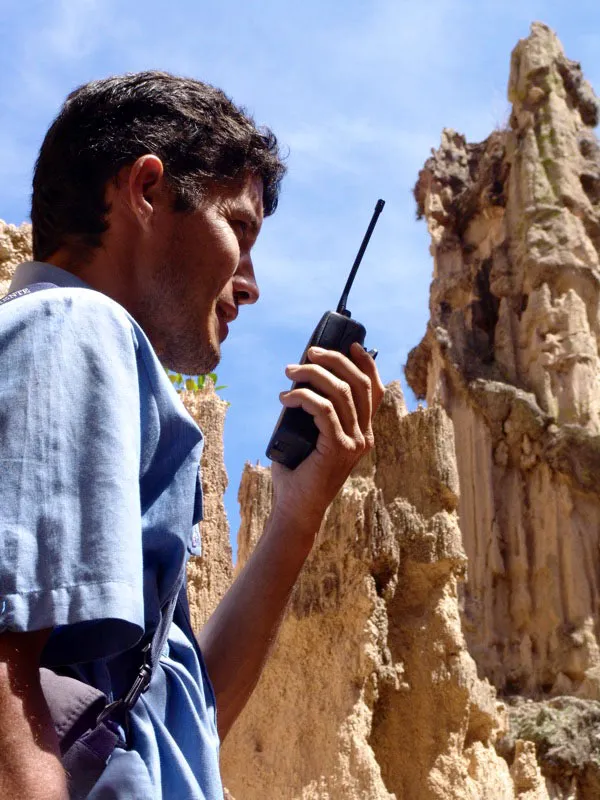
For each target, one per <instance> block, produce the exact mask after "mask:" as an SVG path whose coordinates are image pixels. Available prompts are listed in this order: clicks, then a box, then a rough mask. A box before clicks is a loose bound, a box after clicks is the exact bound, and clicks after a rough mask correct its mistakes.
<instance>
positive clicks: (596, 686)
mask: <svg viewBox="0 0 600 800" xmlns="http://www.w3.org/2000/svg"><path fill="white" fill-rule="evenodd" d="M509 97H510V99H511V100H512V102H513V113H512V115H511V122H510V129H509V130H508V131H498V132H496V133H494V134H493V135H492V136H491V137H490V138H489V139H488V140H486V141H485V142H483V143H482V144H477V145H470V144H468V143H467V142H466V141H465V139H464V138H463V137H462V136H460V135H458V134H455V133H454V132H451V131H445V132H444V135H443V137H442V145H441V147H440V149H439V150H438V151H437V152H436V153H435V154H434V156H433V157H432V158H431V159H430V160H429V161H428V162H427V164H426V165H425V168H424V169H423V171H422V172H421V174H420V176H419V181H418V183H417V186H416V189H415V196H416V198H417V202H418V207H419V211H420V213H421V214H423V215H424V216H425V218H426V219H427V224H428V226H429V230H430V232H431V239H432V245H431V248H432V253H433V256H434V280H433V283H432V286H431V298H430V311H431V321H430V323H429V326H428V330H427V333H426V335H425V338H424V340H423V341H422V342H421V344H420V345H419V346H418V347H417V348H416V349H415V350H414V351H413V352H412V353H411V355H410V357H409V362H408V366H407V377H408V380H409V382H410V384H411V386H412V388H413V389H414V390H415V392H416V393H417V394H418V395H419V396H421V397H426V398H427V401H428V403H429V404H431V405H435V404H440V405H442V406H443V407H444V408H445V409H446V411H447V412H448V413H449V415H450V417H451V419H452V421H453V423H454V427H455V431H456V443H457V445H456V454H457V462H458V469H459V474H460V484H461V500H460V509H459V514H460V524H461V529H462V532H463V537H464V544H465V549H466V552H467V555H468V557H469V579H468V582H467V584H466V586H465V592H464V622H465V632H466V636H467V641H468V644H469V650H470V652H471V654H472V655H473V656H474V658H475V660H476V661H477V663H478V665H479V667H480V669H481V670H482V672H483V674H485V675H487V677H489V678H490V680H491V681H492V682H493V683H494V684H495V685H496V686H497V687H499V688H500V689H501V690H503V691H505V692H507V693H515V692H518V693H525V694H529V695H539V694H557V693H564V692H570V693H577V694H579V695H580V696H582V697H588V698H593V699H600V683H599V682H598V677H599V671H600V669H599V668H600V664H599V658H600V651H599V649H598V617H597V610H598V603H599V600H600V596H599V586H598V581H599V575H600V550H599V544H600V542H599V535H600V497H599V494H598V485H599V479H600V435H599V434H600V359H599V355H598V344H599V339H600V315H599V302H600V271H599V263H598V254H599V250H600V204H599V203H600V193H599V192H598V187H599V186H600V150H599V148H598V143H597V140H596V138H595V135H594V132H593V130H592V127H593V126H594V125H595V124H596V123H597V121H598V111H597V105H596V102H595V98H594V95H593V92H592V90H591V88H590V87H589V85H588V84H587V83H586V82H585V81H584V79H583V78H582V75H581V70H580V67H579V65H578V64H575V63H574V62H572V61H569V60H568V59H567V58H566V57H565V55H564V53H563V51H562V48H561V46H560V43H559V42H558V40H557V39H556V37H555V36H554V34H553V33H552V32H551V31H550V30H549V29H548V28H547V27H546V26H544V25H541V24H534V25H533V27H532V32H531V36H530V37H529V38H528V39H526V40H523V41H522V42H520V43H519V45H518V46H517V47H516V49H515V51H514V53H513V56H512V64H511V77H510V82H509Z"/></svg>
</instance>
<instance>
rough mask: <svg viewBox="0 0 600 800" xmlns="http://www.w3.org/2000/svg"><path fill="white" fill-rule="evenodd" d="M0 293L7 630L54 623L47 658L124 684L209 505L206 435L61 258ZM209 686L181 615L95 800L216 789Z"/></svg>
mask: <svg viewBox="0 0 600 800" xmlns="http://www.w3.org/2000/svg"><path fill="white" fill-rule="evenodd" d="M38 282H45V283H53V284H55V285H56V286H57V287H58V288H52V289H47V290H44V291H39V292H34V293H31V294H28V295H27V294H25V295H24V296H21V297H19V298H18V299H15V300H13V301H11V302H8V303H6V304H5V305H3V306H0V499H1V502H0V630H12V631H31V630H40V629H43V628H52V629H53V632H52V634H51V636H50V639H49V640H48V644H47V646H46V648H45V650H44V654H43V661H44V663H45V664H46V665H52V666H57V665H73V664H75V663H77V666H76V668H75V669H76V671H77V673H78V674H79V675H80V676H81V677H84V678H85V679H87V680H88V681H89V682H91V683H93V684H94V685H95V686H97V687H98V688H99V689H101V690H103V691H104V692H106V693H107V694H108V695H109V698H111V699H112V698H117V697H120V696H122V694H123V693H124V691H126V690H127V689H128V688H129V686H130V685H131V682H132V680H133V677H134V676H135V673H136V672H137V669H138V667H139V654H138V653H137V652H136V653H134V654H133V655H132V654H131V653H127V652H126V651H127V650H128V649H130V648H132V647H133V646H134V645H135V644H136V643H137V642H138V641H139V640H140V638H141V637H142V635H143V634H144V632H145V631H146V632H151V631H152V630H154V628H155V626H156V624H157V621H158V619H159V609H160V606H161V604H162V602H163V601H164V599H165V598H166V597H168V595H169V592H170V590H171V589H172V587H173V585H174V582H175V581H176V579H177V576H178V575H179V574H180V569H181V566H182V563H183V561H184V560H186V559H187V558H188V555H189V553H192V552H195V547H194V545H195V544H196V539H195V537H192V529H193V526H194V525H195V524H196V523H198V522H199V520H200V518H201V515H202V493H201V486H200V481H199V473H198V469H199V467H198V465H199V459H200V452H201V449H202V434H201V433H200V430H199V428H198V426H197V425H196V423H195V422H194V421H193V420H192V418H191V417H190V416H189V414H188V413H187V411H186V410H185V408H184V406H183V404H182V403H181V401H180V400H179V398H178V396H177V393H176V392H175V391H174V389H173V387H172V386H171V383H170V381H169V379H168V378H167V376H166V374H165V371H164V369H163V368H162V366H161V364H160V362H159V361H158V359H157V357H156V354H155V353H154V351H153V349H152V346H151V345H150V342H149V341H148V339H147V338H146V336H145V334H144V332H143V331H142V329H141V328H140V327H139V325H138V324H137V323H136V322H135V321H134V320H133V318H132V317H131V316H130V315H129V314H128V313H127V312H126V311H125V310H124V309H123V308H122V307H121V306H120V305H118V304H117V303H116V302H114V301H113V300H111V299H110V298H108V297H106V296H105V295H103V294H101V293H99V292H96V291H94V290H93V289H91V288H90V287H89V286H88V285H87V284H85V283H83V281H81V280H79V279H78V278H76V277H75V276H73V275H71V274H70V273H68V272H65V271H64V270H61V269H59V268H58V267H54V266H51V265H49V264H41V263H36V262H31V263H27V264H22V265H21V266H20V267H18V268H17V271H16V273H15V277H14V279H13V282H12V284H11V287H10V291H11V292H13V291H16V290H19V289H23V288H24V287H26V286H28V285H31V284H33V283H38ZM215 714H216V704H215V697H214V693H213V690H212V687H211V685H210V681H209V679H208V676H207V674H206V669H205V667H204V664H203V661H202V657H201V654H200V651H199V649H198V648H197V646H195V643H193V642H192V641H191V640H190V639H189V638H188V637H187V636H186V635H185V634H184V632H183V630H182V629H181V628H180V627H179V626H178V625H176V624H175V623H173V625H172V626H171V630H170V634H169V639H168V645H167V647H166V648H165V651H163V656H162V657H161V659H160V664H159V667H158V669H157V670H156V673H155V675H154V676H153V679H152V682H151V684H150V688H149V690H148V691H147V692H146V693H145V694H143V695H142V696H141V697H140V699H139V700H138V702H137V704H136V706H135V707H134V709H133V711H132V714H131V743H132V749H131V750H127V751H125V750H116V751H115V753H114V755H113V756H112V757H111V759H110V761H109V763H108V765H107V768H106V770H105V771H104V773H103V774H102V777H101V778H100V781H99V782H98V784H97V785H96V787H95V788H94V790H93V791H92V793H91V794H90V800H108V798H120V799H122V800H125V798H126V799H127V800H138V798H139V800H152V798H157V799H158V798H165V800H166V799H167V798H168V799H169V800H171V798H178V799H179V798H181V800H194V799H195V798H198V799H200V798H202V799H204V800H220V799H221V798H222V797H223V790H222V787H221V780H220V776H219V764H218V750H219V741H218V735H217V728H216V718H215Z"/></svg>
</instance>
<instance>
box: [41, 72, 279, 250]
mask: <svg viewBox="0 0 600 800" xmlns="http://www.w3.org/2000/svg"><path fill="white" fill-rule="evenodd" d="M146 153H152V154H153V155H156V156H158V157H159V158H160V159H161V161H162V162H163V164H164V168H165V175H166V178H167V181H168V182H169V183H170V185H171V186H172V188H173V190H174V195H175V202H174V210H176V211H182V212H184V211H190V210H192V209H194V208H196V207H197V205H198V203H199V201H200V200H201V199H202V196H203V194H204V192H205V191H206V188H207V187H209V186H211V185H215V184H229V183H232V182H235V181H236V180H240V179H241V178H243V176H244V175H245V174H248V173H253V174H256V175H258V176H260V177H261V178H262V181H263V187H264V188H263V205H264V214H265V216H268V215H270V214H272V213H273V212H274V211H275V208H276V207H277V200H278V196H279V187H280V183H281V180H282V178H283V176H284V174H285V166H284V165H283V162H282V157H281V153H280V150H279V147H278V144H277V139H276V138H275V135H274V134H273V133H272V132H271V131H270V130H269V129H268V128H257V127H256V125H255V123H254V121H253V119H252V118H251V117H250V116H249V114H247V113H246V112H245V111H244V109H241V108H238V107H237V106H235V105H234V104H233V103H232V101H231V100H230V99H229V98H228V97H227V96H226V95H225V94H224V93H223V92H222V91H221V90H220V89H216V88H215V87H213V86H210V85H208V84H206V83H202V82H201V81H197V80H193V79H191V78H179V77H176V76H174V75H169V74H168V73H165V72H156V71H152V72H140V73H136V74H130V75H123V76H116V77H110V78H106V79H104V80H98V81H92V82H91V83H87V84H85V85H84V86H81V87H80V88H79V89H76V90H75V91H74V92H72V93H71V94H70V95H69V96H68V97H67V99H66V101H65V104H64V105H63V107H62V109H61V110H60V113H59V114H58V116H57V118H56V119H55V120H54V122H53V123H52V125H51V127H50V129H49V130H48V133H47V134H46V137H45V139H44V141H43V143H42V147H41V149H40V154H39V156H38V159H37V162H36V165H35V171H34V176H33V193H32V198H31V221H32V223H33V256H34V258H35V259H37V260H38V261H43V260H44V259H46V258H48V257H49V256H51V255H52V253H54V252H55V251H56V250H57V249H58V248H59V247H61V246H63V245H65V244H69V245H71V246H76V247H77V248H80V249H82V250H83V251H86V250H89V249H91V248H95V247H99V246H100V243H101V237H102V234H103V233H104V232H105V231H106V230H107V228H108V224H107V221H106V214H107V212H108V207H107V204H106V201H105V187H106V184H107V182H108V181H109V180H111V179H112V178H114V177H115V176H116V175H117V173H118V172H119V171H120V170H121V168H122V167H124V166H126V165H127V164H131V163H133V162H134V161H135V160H136V159H137V158H139V157H140V156H142V155H145V154H146Z"/></svg>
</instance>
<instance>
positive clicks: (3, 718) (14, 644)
mask: <svg viewBox="0 0 600 800" xmlns="http://www.w3.org/2000/svg"><path fill="white" fill-rule="evenodd" d="M49 633H50V631H49V630H45V631H33V632H31V633H10V632H7V633H2V634H0V797H2V798H3V800H22V799H23V798H27V800H67V798H68V794H67V782H66V778H65V773H64V770H63V768H62V765H61V762H60V754H59V748H58V740H57V738H56V734H55V732H54V727H53V725H52V720H51V718H50V713H49V711H48V706H47V705H46V701H45V699H44V695H43V694H42V689H41V686H40V674H39V663H40V654H41V652H42V649H43V647H44V645H45V643H46V640H47V638H48V636H49Z"/></svg>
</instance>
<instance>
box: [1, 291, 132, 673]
mask: <svg viewBox="0 0 600 800" xmlns="http://www.w3.org/2000/svg"><path fill="white" fill-rule="evenodd" d="M139 406H140V404H139V388H138V377H137V347H136V340H135V334H134V331H133V328H132V325H131V323H130V321H129V319H128V317H127V315H126V313H125V311H124V310H123V309H122V308H121V307H120V306H119V305H118V304H116V303H114V302H113V301H112V300H110V299H109V298H107V297H105V296H104V295H101V294H100V293H98V292H95V291H92V290H89V289H49V290H47V291H41V292H37V293H34V294H32V295H30V296H27V297H23V298H19V299H17V300H14V301H12V302H10V303H7V304H6V305H5V306H4V307H2V308H0V630H13V631H29V630H40V629H43V628H53V629H54V631H53V633H52V636H51V637H50V640H49V642H48V646H47V648H46V653H45V659H44V660H45V662H46V663H48V664H51V665H56V664H68V663H76V662H84V661H90V660H93V659H96V658H102V657H107V656H109V655H112V654H114V653H117V652H120V651H122V650H125V649H127V648H129V647H131V646H132V645H133V644H135V642H136V641H137V640H139V638H140V637H141V635H142V633H143V629H144V604H143V567H142V541H141V513H140V490H139V471H140V411H139Z"/></svg>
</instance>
